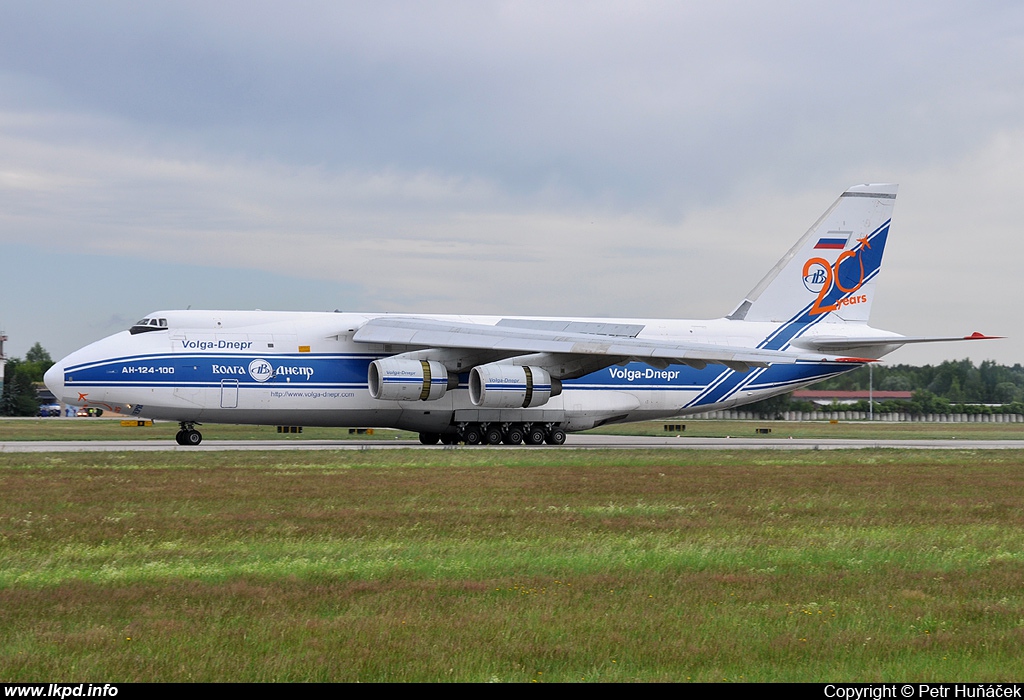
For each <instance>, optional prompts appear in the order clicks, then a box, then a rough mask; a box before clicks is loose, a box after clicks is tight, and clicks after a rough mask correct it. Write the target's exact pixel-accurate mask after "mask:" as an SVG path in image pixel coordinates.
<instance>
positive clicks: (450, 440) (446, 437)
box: [441, 433, 459, 445]
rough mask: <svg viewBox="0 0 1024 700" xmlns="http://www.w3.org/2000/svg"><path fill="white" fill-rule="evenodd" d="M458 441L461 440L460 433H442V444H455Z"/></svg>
mask: <svg viewBox="0 0 1024 700" xmlns="http://www.w3.org/2000/svg"><path fill="white" fill-rule="evenodd" d="M458 441H459V436H458V435H452V434H451V433H444V434H442V435H441V444H442V445H454V444H455V443H456V442H458Z"/></svg>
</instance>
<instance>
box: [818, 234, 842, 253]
mask: <svg viewBox="0 0 1024 700" xmlns="http://www.w3.org/2000/svg"><path fill="white" fill-rule="evenodd" d="M848 240H849V238H848V237H847V236H843V237H842V238H836V237H834V236H825V237H824V238H819V239H818V243H817V244H816V245H815V246H814V249H815V250H842V249H843V248H845V247H846V241H848Z"/></svg>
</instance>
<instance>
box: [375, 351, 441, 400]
mask: <svg viewBox="0 0 1024 700" xmlns="http://www.w3.org/2000/svg"><path fill="white" fill-rule="evenodd" d="M367 382H368V383H369V385H370V396H372V397H373V398H375V399H381V400H382V401H435V400H437V399H439V398H441V397H442V396H444V392H445V391H447V390H448V370H447V369H445V366H444V365H442V364H441V363H440V362H433V361H430V360H401V359H395V358H384V359H382V360H374V361H373V362H371V363H370V368H369V370H368V372H367Z"/></svg>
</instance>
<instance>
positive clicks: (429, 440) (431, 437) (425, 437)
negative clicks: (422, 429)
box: [420, 433, 441, 445]
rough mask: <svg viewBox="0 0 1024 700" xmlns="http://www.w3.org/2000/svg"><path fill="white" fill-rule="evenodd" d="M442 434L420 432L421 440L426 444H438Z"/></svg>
mask: <svg viewBox="0 0 1024 700" xmlns="http://www.w3.org/2000/svg"><path fill="white" fill-rule="evenodd" d="M440 439H441V436H440V435H438V434H437V433H420V442H421V443H423V444H424V445H436V444H437V441H438V440H440Z"/></svg>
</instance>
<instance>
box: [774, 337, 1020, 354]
mask: <svg viewBox="0 0 1024 700" xmlns="http://www.w3.org/2000/svg"><path fill="white" fill-rule="evenodd" d="M1002 337H1003V336H1000V335H985V334H983V333H977V332H975V333H972V334H971V335H950V336H939V335H935V336H900V335H889V336H876V337H867V338H850V337H846V336H823V335H819V336H812V337H804V338H798V339H797V340H794V341H793V343H792V344H793V345H794V346H796V347H798V348H803V349H805V350H816V351H818V352H831V353H842V352H845V351H847V350H849V349H851V348H871V347H883V346H892V345H895V346H901V345H909V344H911V343H949V342H953V341H961V340H998V339H999V338H1002Z"/></svg>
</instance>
